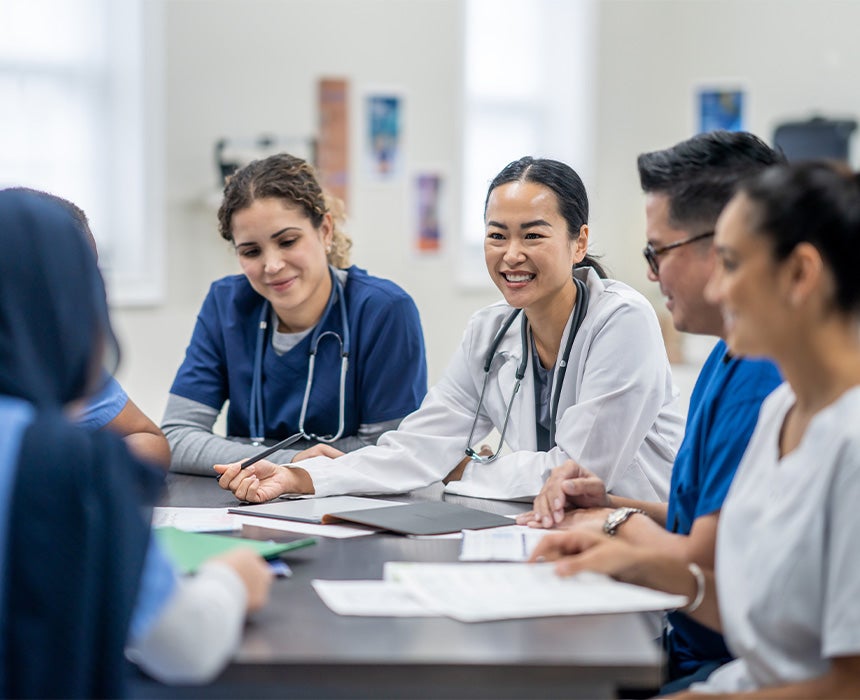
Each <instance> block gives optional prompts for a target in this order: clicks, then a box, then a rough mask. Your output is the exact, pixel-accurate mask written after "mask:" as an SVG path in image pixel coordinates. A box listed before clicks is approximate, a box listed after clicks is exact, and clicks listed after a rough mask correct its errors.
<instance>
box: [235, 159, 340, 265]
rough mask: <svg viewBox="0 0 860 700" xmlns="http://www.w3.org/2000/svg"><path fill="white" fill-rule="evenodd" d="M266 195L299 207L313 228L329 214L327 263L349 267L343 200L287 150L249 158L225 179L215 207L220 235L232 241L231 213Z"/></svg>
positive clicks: (308, 165)
mask: <svg viewBox="0 0 860 700" xmlns="http://www.w3.org/2000/svg"><path fill="white" fill-rule="evenodd" d="M265 197H275V198H277V199H284V200H286V201H288V202H290V203H291V204H294V205H296V206H298V207H301V209H302V211H304V213H305V215H306V216H307V217H308V219H310V222H311V224H312V225H313V227H314V228H316V229H318V228H319V227H320V226H321V225H322V222H323V219H324V217H325V215H326V214H327V213H328V214H331V218H332V244H331V250H330V251H329V252H328V254H327V256H328V262H329V264H330V265H333V266H334V267H338V268H346V267H349V249H350V248H351V247H352V240H350V238H349V236H347V235H346V233H345V232H344V230H343V224H344V221H345V218H346V217H345V215H344V207H343V202H342V201H341V200H340V199H338V198H337V197H335V196H333V195H331V194H329V193H327V192H324V191H323V189H322V187H320V184H319V181H318V180H317V177H316V173H315V172H314V169H313V167H312V166H311V165H310V164H309V163H308V162H307V161H304V160H302V159H301V158H297V157H296V156H291V155H289V154H287V153H278V154H275V155H273V156H269V157H268V158H263V159H261V160H254V161H251V162H250V163H248V165H246V166H245V167H244V168H241V169H240V170H237V171H236V172H235V173H234V174H233V175H232V176H231V177H230V178H229V179H228V180H227V184H226V185H224V198H223V200H222V201H221V206H220V207H219V208H218V232H219V233H220V234H221V237H222V238H223V239H224V240H226V241H230V242H231V243H232V241H233V231H232V228H233V215H234V214H235V213H236V212H237V211H241V210H242V209H246V208H247V207H249V206H251V203H252V202H253V201H255V200H257V199H263V198H265Z"/></svg>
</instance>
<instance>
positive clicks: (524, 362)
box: [465, 277, 589, 464]
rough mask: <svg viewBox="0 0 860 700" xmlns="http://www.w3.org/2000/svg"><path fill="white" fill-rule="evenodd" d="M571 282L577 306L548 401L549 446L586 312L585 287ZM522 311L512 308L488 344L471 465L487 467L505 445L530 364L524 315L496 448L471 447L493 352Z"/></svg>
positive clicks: (470, 450) (468, 444) (468, 452)
mask: <svg viewBox="0 0 860 700" xmlns="http://www.w3.org/2000/svg"><path fill="white" fill-rule="evenodd" d="M573 282H574V284H575V285H576V290H577V293H576V303H575V305H574V307H573V322H572V323H571V328H570V333H569V334H568V336H567V343H566V344H565V347H564V352H563V354H562V357H561V361H560V362H559V363H558V379H557V380H556V382H555V394H554V395H553V397H552V401H551V402H550V421H549V423H550V427H549V436H550V437H549V440H550V445H554V444H555V423H556V419H557V417H558V404H559V401H560V400H561V385H562V382H564V375H565V373H566V372H567V365H568V362H569V361H570V351H571V349H572V348H573V340H574V338H576V334H577V332H578V331H579V327H580V326H581V325H582V322H583V320H584V319H585V314H586V312H587V311H588V298H589V293H588V287H587V286H586V285H585V283H584V282H583V281H582V280H580V279H579V278H578V277H574V278H573ZM521 310H522V309H514V310H513V311H512V312H511V313H510V314H509V315H508V317H507V318H506V319H505V321H504V323H502V327H501V328H499V332H498V333H496V335H495V337H494V338H493V340H492V342H491V343H490V347H489V349H488V350H487V355H486V357H485V358H484V383H483V385H482V386H481V396H480V398H479V399H478V407H477V408H476V409H475V419H474V420H473V421H472V429H471V430H470V431H469V437H467V438H466V450H465V452H466V456H467V457H468V458H469V459H471V460H472V461H473V462H481V463H484V464H486V463H487V462H492V461H493V460H494V459H496V458H497V457H498V456H499V452H500V451H501V449H502V445H504V444H505V432H506V431H507V429H508V421H509V420H510V418H511V408H512V407H513V405H514V398H515V397H516V395H517V392H518V391H519V390H520V384H521V383H522V381H523V378H524V377H525V376H526V367H527V366H528V363H529V341H528V338H529V335H528V334H529V322H528V319H527V318H526V315H525V314H523V316H522V319H521V321H520V343H521V345H522V351H521V352H522V354H521V358H522V359H521V360H520V364H519V366H518V367H517V371H516V375H515V376H516V381H515V382H514V390H513V391H512V392H511V399H510V401H508V407H507V410H506V411H505V421H504V423H502V434H501V436H500V437H499V446H498V447H497V448H496V450H495V452H493V453H492V454H490V455H486V456H485V455H481V454H478V453H477V452H476V451H475V450H474V449H473V448H472V439H473V438H474V437H475V428H476V427H477V425H478V418H479V417H480V415H481V406H483V404H484V393H485V392H486V390H487V381H488V380H489V378H490V367H491V366H492V364H493V360H494V359H495V357H496V351H498V349H499V345H500V344H501V342H502V338H504V337H505V334H506V333H507V332H508V329H509V328H510V327H511V325H513V322H514V321H515V320H516V318H517V316H518V315H519V313H520V311H521Z"/></svg>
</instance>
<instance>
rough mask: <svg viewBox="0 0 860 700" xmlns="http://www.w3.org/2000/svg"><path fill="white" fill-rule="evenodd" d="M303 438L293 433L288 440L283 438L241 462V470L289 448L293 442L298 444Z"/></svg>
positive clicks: (301, 435)
mask: <svg viewBox="0 0 860 700" xmlns="http://www.w3.org/2000/svg"><path fill="white" fill-rule="evenodd" d="M303 437H304V434H303V433H295V434H293V435H290V437H288V438H284V439H283V440H281V441H280V442H279V443H277V444H274V445H272V446H271V447H267V448H266V449H265V450H263V451H262V452H260V453H259V454H255V455H254V456H253V457H249V458H248V459H246V460H245V461H244V462H242V465H241V468H242V469H244V468H245V467H250V466H251V465H252V464H256V463H257V462H259V461H260V460H261V459H265V458H266V457H268V456H269V455H270V454H272V453H273V452H277V451H278V450H283V449H284V448H285V447H289V446H290V445H292V444H293V443H294V442H298V441H299V440H301V439H302V438H303Z"/></svg>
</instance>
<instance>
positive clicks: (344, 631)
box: [135, 475, 662, 699]
mask: <svg viewBox="0 0 860 700" xmlns="http://www.w3.org/2000/svg"><path fill="white" fill-rule="evenodd" d="M169 481H170V485H169V492H168V494H167V496H166V498H165V499H164V501H163V504H164V505H173V506H178V505H183V506H227V505H234V504H235V500H234V499H233V497H232V495H231V494H229V493H227V492H225V491H222V490H221V489H219V488H218V485H217V483H216V481H215V479H209V478H204V477H193V476H182V475H171V476H170V479H169ZM441 497H443V496H442V489H441V486H438V487H430V488H428V489H423V490H422V491H420V492H415V493H413V494H410V496H409V498H412V499H428V498H441ZM398 498H399V499H402V497H401V496H398ZM445 499H446V500H451V501H455V502H458V503H462V504H464V505H469V506H472V507H476V508H481V509H484V510H491V511H494V512H499V513H517V512H521V511H522V510H524V509H526V508H527V505H526V504H518V503H510V502H504V501H489V500H481V499H471V498H463V497H452V496H446V497H445ZM243 535H244V536H249V537H254V538H271V539H276V540H277V539H278V538H279V537H286V536H289V535H288V534H287V533H284V532H280V531H274V530H268V529H265V528H261V527H250V526H245V527H244V530H243ZM459 546H460V543H459V541H457V540H450V539H433V540H428V539H411V538H406V537H400V536H396V535H382V534H378V535H371V536H368V537H357V538H352V539H329V538H320V539H319V542H318V544H317V545H316V546H314V547H309V548H306V549H302V550H297V551H295V552H292V553H288V554H287V555H286V556H285V558H286V559H287V561H288V562H289V564H290V566H291V567H292V569H293V576H292V578H290V579H281V580H276V581H275V583H274V585H273V588H272V597H271V601H270V602H269V604H268V605H267V606H266V608H265V609H264V610H262V611H260V612H258V613H256V614H255V615H254V616H253V617H252V619H251V620H250V621H249V623H248V627H247V630H246V634H245V638H244V640H243V643H242V646H241V648H240V650H239V652H238V654H237V656H236V658H235V660H234V661H233V663H232V664H231V665H230V666H229V667H228V668H227V669H226V670H225V671H224V673H223V674H222V675H221V676H220V677H219V678H218V680H217V681H216V682H215V683H214V684H213V685H210V686H205V687H202V688H175V687H169V688H168V687H165V686H161V685H159V684H156V683H152V682H149V681H140V682H139V683H137V684H136V686H135V695H137V696H139V697H143V696H146V697H177V696H182V697H237V698H238V697H242V698H250V697H285V698H487V699H489V698H562V697H564V698H579V697H587V698H600V697H615V695H616V693H617V689H618V688H619V687H624V688H656V687H657V686H659V684H660V674H661V663H662V655H661V652H660V650H659V648H658V645H657V644H656V643H655V642H654V641H653V639H652V637H653V627H652V626H649V625H648V624H646V621H645V618H644V616H642V615H640V614H624V615H590V616H577V617H554V618H538V619H530V620H505V621H498V622H484V623H473V624H468V623H462V622H456V621H454V620H451V619H448V618H378V617H345V616H340V615H336V614H335V613H333V612H331V611H330V610H329V609H328V608H327V607H326V606H325V605H324V604H323V602H322V601H321V600H320V599H319V597H318V596H317V594H316V593H315V592H314V590H313V589H312V588H311V585H310V582H311V580H312V579H315V578H323V579H379V578H381V577H382V567H383V564H384V563H385V562H386V561H454V560H456V558H457V555H458V552H459Z"/></svg>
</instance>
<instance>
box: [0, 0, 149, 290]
mask: <svg viewBox="0 0 860 700" xmlns="http://www.w3.org/2000/svg"><path fill="white" fill-rule="evenodd" d="M157 8H158V3H146V2H144V0H124V1H123V2H112V1H111V0H4V1H3V2H2V3H0V26H2V27H3V38H2V39H0V104H2V105H3V109H2V110H0V187H8V186H19V185H20V186H26V187H33V188H35V189H40V190H45V191H48V192H51V193H53V194H56V195H59V196H61V197H64V198H65V199H68V200H71V201H73V202H75V203H76V204H78V205H79V206H80V207H81V208H82V209H84V211H86V213H87V216H88V217H89V219H90V223H91V227H92V229H93V233H94V235H95V237H96V240H97V241H98V245H99V259H100V263H101V267H102V271H103V272H104V274H105V279H106V281H107V283H108V288H109V292H110V297H111V301H112V302H114V303H122V304H129V303H132V304H133V303H153V302H156V301H159V300H160V298H161V297H162V295H163V289H162V287H163V280H162V277H163V273H162V256H163V234H162V229H163V227H162V225H161V221H160V219H159V218H158V217H156V218H153V216H152V215H151V212H157V211H158V212H160V211H161V206H160V204H161V199H160V197H158V194H157V189H156V188H153V187H151V186H150V182H151V179H150V178H149V174H150V173H152V172H153V160H152V156H151V154H153V153H158V152H159V151H160V149H159V147H158V141H159V138H158V136H159V135H158V132H157V124H158V119H156V118H154V117H155V116H157V114H158V112H156V108H157V104H156V100H155V99H151V98H149V99H147V96H145V93H144V91H145V89H146V87H147V84H146V83H145V80H144V78H145V75H144V71H143V45H144V32H145V31H146V30H147V29H149V30H152V29H154V27H155V24H156V20H157V17H156V13H157V11H158V9H157ZM151 36H153V37H154V36H155V33H154V32H152V33H151ZM153 53H154V54H155V55H156V56H157V55H158V52H157V51H155V52H153ZM157 73H158V71H157V67H156V69H155V71H154V72H153V73H152V74H151V75H157ZM149 86H150V87H152V86H153V84H152V82H150V84H149ZM151 92H154V91H151ZM145 127H146V129H147V130H146V131H145Z"/></svg>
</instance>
